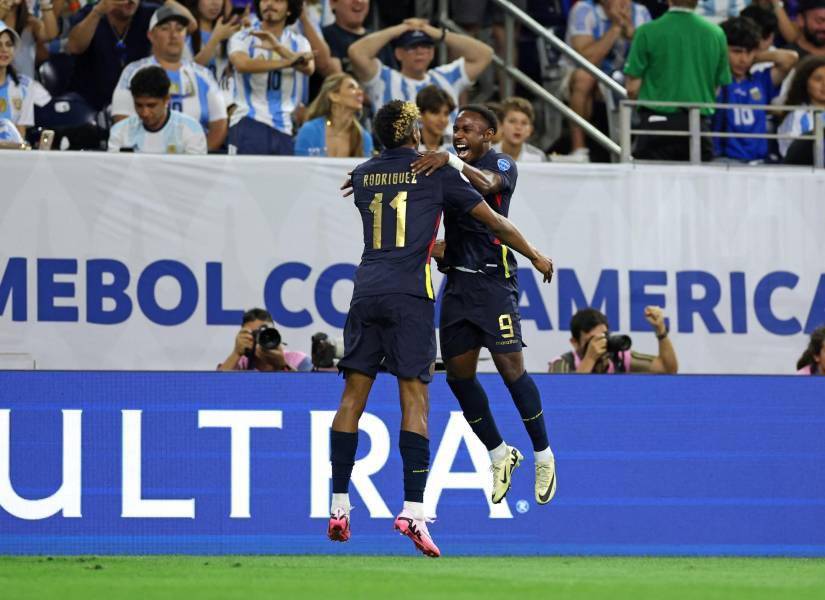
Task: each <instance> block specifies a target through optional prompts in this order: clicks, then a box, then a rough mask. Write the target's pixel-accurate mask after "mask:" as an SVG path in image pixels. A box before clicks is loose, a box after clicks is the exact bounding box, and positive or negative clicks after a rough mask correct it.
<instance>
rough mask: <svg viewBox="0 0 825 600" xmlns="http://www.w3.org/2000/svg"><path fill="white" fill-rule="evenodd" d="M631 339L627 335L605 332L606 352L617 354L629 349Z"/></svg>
mask: <svg viewBox="0 0 825 600" xmlns="http://www.w3.org/2000/svg"><path fill="white" fill-rule="evenodd" d="M631 343H632V342H631V340H630V336H629V335H623V334H621V333H610V332H608V333H607V353H608V354H618V353H619V352H626V351H627V350H630V345H631Z"/></svg>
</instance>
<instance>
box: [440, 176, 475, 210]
mask: <svg viewBox="0 0 825 600" xmlns="http://www.w3.org/2000/svg"><path fill="white" fill-rule="evenodd" d="M441 185H442V188H441V189H442V193H443V194H444V207H445V208H446V209H447V210H449V211H451V212H455V213H457V214H462V215H463V214H466V213H468V212H470V211H471V210H473V209H474V208H475V207H476V205H477V204H478V203H479V202H484V198H482V196H481V194H479V193H478V191H476V189H475V188H474V187H473V186H472V185H470V182H469V181H468V180H467V178H466V177H464V175H462V174H461V173H459V172H458V171H457V170H455V169H453V168H451V167H446V168H445V169H444V177H443V179H442V182H441Z"/></svg>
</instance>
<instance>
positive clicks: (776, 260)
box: [0, 153, 825, 373]
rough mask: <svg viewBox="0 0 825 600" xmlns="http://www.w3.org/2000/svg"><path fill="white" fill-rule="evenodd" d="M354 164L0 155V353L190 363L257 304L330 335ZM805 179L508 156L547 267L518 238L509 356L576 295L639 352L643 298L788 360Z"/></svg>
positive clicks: (218, 349) (744, 357)
mask: <svg viewBox="0 0 825 600" xmlns="http://www.w3.org/2000/svg"><path fill="white" fill-rule="evenodd" d="M354 164H355V163H354V162H353V161H348V160H337V159H307V158H270V157H260V158H253V157H239V156H235V157H219V156H209V157H177V156H141V155H134V154H132V155H113V156H112V155H105V154H94V155H89V154H82V153H73V154H62V153H7V154H4V155H3V160H2V163H0V179H2V181H3V191H2V194H1V195H0V355H2V354H3V353H22V354H25V355H28V356H29V357H30V358H31V360H30V362H34V363H36V365H37V367H38V368H43V369H115V370H117V369H153V370H163V369H169V370H204V369H205V370H208V369H212V368H214V367H215V365H217V364H218V363H219V362H220V361H221V360H222V359H223V358H224V357H225V356H226V355H227V354H228V353H229V351H230V350H231V346H232V340H233V337H234V333H235V330H236V328H237V326H238V323H239V321H240V315H241V311H242V310H243V309H245V308H250V307H252V306H255V305H265V306H266V307H267V308H268V309H269V310H270V311H271V312H272V314H273V315H274V317H275V320H276V322H277V324H278V327H279V328H280V329H282V332H283V336H284V339H285V340H287V341H288V342H289V343H290V345H291V347H292V348H293V349H304V350H307V349H308V348H309V338H310V336H311V335H312V334H313V333H314V332H316V331H319V330H321V331H327V332H329V333H330V334H332V335H333V336H335V335H340V333H341V329H342V327H343V324H344V320H345V317H346V311H347V307H348V304H349V299H350V295H351V292H352V276H353V273H354V270H355V265H356V264H357V263H358V261H359V257H360V252H361V247H362V242H361V239H360V238H361V227H362V226H361V223H360V220H359V218H358V215H357V212H356V211H355V209H354V207H353V206H352V203H351V200H349V199H343V198H341V196H340V192H339V191H338V188H339V186H340V184H341V183H342V181H343V180H344V178H345V176H346V172H347V171H348V170H349V169H350V168H351V167H352V166H353V165H354ZM823 198H825V173H823V172H814V171H812V170H810V169H808V170H805V169H751V168H729V169H727V168H716V167H710V166H708V167H698V168H696V167H687V166H670V167H662V166H655V167H651V166H635V167H634V166H628V165H524V166H522V167H521V168H520V177H519V180H518V186H517V191H516V194H515V196H514V198H513V201H512V211H511V217H512V218H513V220H514V221H515V222H516V223H517V224H518V225H519V227H520V228H521V229H522V230H523V231H524V232H525V234H526V235H527V237H528V238H530V239H531V240H532V241H533V242H534V243H535V244H536V245H537V246H539V247H540V248H542V249H543V250H544V251H545V252H546V253H548V254H549V255H550V256H552V257H553V258H554V259H555V262H556V268H557V275H556V279H555V281H554V283H553V284H552V285H549V286H547V285H542V284H540V282H539V281H538V279H537V278H536V277H535V276H534V275H533V271H532V270H531V269H530V268H529V265H527V264H526V261H524V260H523V259H522V266H523V267H526V268H523V269H521V270H520V273H519V278H520V284H521V289H522V298H521V316H522V325H523V331H524V337H525V339H526V341H527V343H528V344H529V350H528V351H527V353H526V359H527V365H528V368H529V369H530V370H532V371H545V370H546V368H547V363H548V361H549V360H551V359H553V358H554V357H556V356H558V355H559V354H561V353H562V352H564V351H566V350H567V349H568V348H569V343H568V338H569V337H570V336H569V333H568V331H567V328H568V324H569V320H570V316H571V315H572V314H573V312H574V311H575V310H576V309H577V308H579V307H583V306H585V305H588V304H592V305H595V306H597V307H600V308H601V309H602V310H603V311H605V312H606V313H607V315H608V316H609V318H610V322H611V327H612V329H613V330H615V331H621V332H624V333H629V334H630V335H631V336H632V337H633V340H634V348H636V349H638V350H640V351H643V352H644V351H647V352H655V349H656V347H657V344H656V339H655V338H654V336H653V333H652V332H651V330H650V327H649V325H648V324H647V323H646V322H645V320H644V318H643V311H644V307H645V306H646V305H648V304H659V305H663V306H664V308H665V311H666V313H667V315H668V316H669V318H670V328H671V336H672V339H673V342H674V344H675V346H676V350H677V352H678V354H679V363H680V366H681V369H682V371H683V372H686V373H731V372H733V373H792V372H793V371H794V365H795V362H796V359H797V357H798V356H799V355H800V354H801V352H802V350H803V349H804V347H805V346H806V344H807V334H808V333H810V331H811V330H813V328H814V327H816V326H817V325H819V324H822V323H825V269H823V265H825V244H823V243H822V224H823V223H825V202H823ZM436 277H437V280H436V282H435V284H436V289H439V285H440V282H441V279H440V275H436ZM482 367H483V368H484V369H487V370H491V369H492V364H491V363H489V362H485V363H482Z"/></svg>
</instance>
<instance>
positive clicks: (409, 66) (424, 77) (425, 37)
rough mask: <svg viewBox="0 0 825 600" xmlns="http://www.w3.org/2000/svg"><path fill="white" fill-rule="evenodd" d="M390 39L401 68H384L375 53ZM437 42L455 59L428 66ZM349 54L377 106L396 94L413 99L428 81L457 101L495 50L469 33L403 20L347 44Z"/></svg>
mask: <svg viewBox="0 0 825 600" xmlns="http://www.w3.org/2000/svg"><path fill="white" fill-rule="evenodd" d="M390 42H392V43H393V46H394V47H395V58H396V60H397V61H398V64H399V65H400V66H401V68H400V70H395V69H392V68H390V67H388V66H387V65H385V64H383V63H382V62H381V61H380V60H379V59H378V58H377V56H378V54H379V53H380V52H381V49H382V48H383V47H384V46H386V45H387V44H389V43H390ZM441 42H444V44H446V46H447V48H448V49H449V50H450V52H451V53H452V54H453V55H454V56H458V57H459V58H458V59H456V60H454V61H453V62H451V63H447V64H446V65H441V66H439V67H435V68H433V69H430V68H429V67H430V63H432V62H433V59H434V58H435V45H436V43H441ZM349 58H350V60H351V61H352V67H353V69H354V71H355V74H356V76H357V77H358V78H359V79H360V80H361V82H362V83H363V84H364V87H365V88H366V90H367V94H369V97H370V100H371V101H372V103H373V105H374V107H375V108H376V109H378V108H380V107H381V106H383V105H384V104H385V103H386V102H389V101H390V100H392V99H394V98H395V99H401V100H407V101H411V102H415V97H416V95H417V94H418V92H419V91H421V89H422V88H425V87H427V86H428V85H436V86H438V87H439V88H441V89H443V90H445V91H447V92H448V93H449V94H450V96H451V97H452V99H453V102H455V104H456V105H458V103H459V99H458V96H459V94H461V92H462V91H464V90H465V89H466V88H468V87H469V86H471V85H472V84H473V83H475V81H476V79H478V77H479V75H481V73H482V72H483V71H484V69H486V68H487V66H488V65H489V64H490V61H491V60H492V59H493V50H492V48H490V47H489V46H487V45H486V44H484V43H482V42H479V41H478V40H475V39H473V38H471V37H469V36H466V35H461V34H458V33H453V32H451V31H447V30H446V29H438V28H436V27H433V26H432V25H430V24H429V23H428V22H427V21H426V20H424V19H407V20H405V21H404V22H403V23H401V24H400V25H395V26H394V27H389V28H387V29H382V30H380V31H376V32H375V33H371V34H369V35H367V36H364V37H363V38H361V39H360V40H358V41H357V42H355V43H354V44H353V45H352V46H350V48H349ZM454 116H455V115H453V117H454Z"/></svg>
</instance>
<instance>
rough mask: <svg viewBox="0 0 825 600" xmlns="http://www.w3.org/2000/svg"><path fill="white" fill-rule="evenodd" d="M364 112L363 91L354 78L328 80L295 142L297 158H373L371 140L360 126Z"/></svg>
mask: <svg viewBox="0 0 825 600" xmlns="http://www.w3.org/2000/svg"><path fill="white" fill-rule="evenodd" d="M363 108H364V91H363V90H362V89H361V86H360V85H358V82H357V81H355V79H354V78H353V77H352V75H350V74H348V73H336V74H334V75H330V76H329V77H327V78H326V79H325V80H324V84H323V85H322V86H321V90H320V92H318V96H317V97H316V98H315V100H313V101H312V104H310V105H309V109H308V110H307V114H306V118H307V121H306V122H305V123H304V124H303V125H302V126H301V129H300V130H299V131H298V136H297V137H296V138H295V155H296V156H333V157H358V158H363V157H367V158H368V157H370V156H372V136H371V135H370V134H369V132H367V131H364V129H363V128H362V127H361V124H360V123H359V122H358V115H359V114H360V113H361V110H362V109H363Z"/></svg>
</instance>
